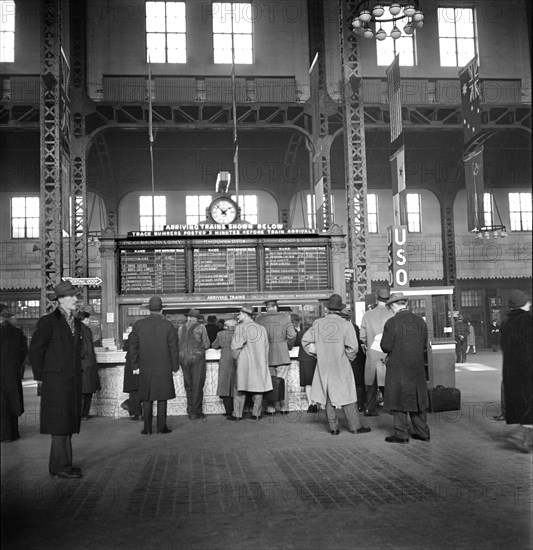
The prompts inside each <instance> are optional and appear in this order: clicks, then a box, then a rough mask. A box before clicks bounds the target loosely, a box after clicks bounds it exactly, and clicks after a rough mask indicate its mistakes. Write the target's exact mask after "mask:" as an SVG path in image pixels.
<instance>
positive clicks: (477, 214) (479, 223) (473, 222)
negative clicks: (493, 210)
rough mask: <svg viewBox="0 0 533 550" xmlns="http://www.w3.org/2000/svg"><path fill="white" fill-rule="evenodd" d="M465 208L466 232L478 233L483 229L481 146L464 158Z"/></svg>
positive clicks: (483, 190)
mask: <svg viewBox="0 0 533 550" xmlns="http://www.w3.org/2000/svg"><path fill="white" fill-rule="evenodd" d="M464 169H465V184H466V207H467V216H468V231H479V230H480V229H482V228H484V227H485V220H484V215H483V194H484V193H485V184H484V177H483V145H479V146H478V147H476V149H475V150H474V151H473V152H472V153H470V154H469V155H467V156H466V157H465V158H464Z"/></svg>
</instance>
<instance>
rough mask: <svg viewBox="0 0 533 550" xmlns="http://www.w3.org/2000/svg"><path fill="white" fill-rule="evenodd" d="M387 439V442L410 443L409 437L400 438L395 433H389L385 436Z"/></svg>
mask: <svg viewBox="0 0 533 550" xmlns="http://www.w3.org/2000/svg"><path fill="white" fill-rule="evenodd" d="M385 441H386V442H387V443H409V440H408V439H400V438H399V437H396V436H395V435H389V436H387V437H386V438H385Z"/></svg>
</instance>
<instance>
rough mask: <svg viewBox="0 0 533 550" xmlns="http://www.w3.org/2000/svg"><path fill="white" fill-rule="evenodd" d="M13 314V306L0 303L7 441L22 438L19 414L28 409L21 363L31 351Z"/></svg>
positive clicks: (0, 404)
mask: <svg viewBox="0 0 533 550" xmlns="http://www.w3.org/2000/svg"><path fill="white" fill-rule="evenodd" d="M11 317H13V313H12V312H11V310H10V309H9V307H8V306H7V305H6V304H0V352H1V355H0V373H1V385H0V390H1V396H0V422H1V440H2V441H3V442H4V441H5V442H11V441H15V440H17V439H19V438H20V435H19V428H18V417H19V416H21V415H22V413H23V412H24V400H23V397H22V368H21V365H22V364H23V363H24V359H25V358H26V353H27V351H28V343H27V340H26V336H24V333H23V332H22V331H21V330H20V329H19V328H17V327H14V326H13V325H12V324H11V322H10V321H9V319H11Z"/></svg>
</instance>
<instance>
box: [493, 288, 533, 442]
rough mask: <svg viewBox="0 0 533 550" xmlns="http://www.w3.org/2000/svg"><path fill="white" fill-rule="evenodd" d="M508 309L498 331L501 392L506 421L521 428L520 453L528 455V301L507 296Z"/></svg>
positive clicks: (531, 337)
mask: <svg viewBox="0 0 533 550" xmlns="http://www.w3.org/2000/svg"><path fill="white" fill-rule="evenodd" d="M509 307H510V308H511V310H510V312H509V315H508V316H507V319H506V320H505V321H504V322H503V323H502V326H501V329H500V345H501V348H502V352H503V369H502V374H503V391H504V393H505V421H506V422H507V424H521V425H522V429H523V434H522V435H523V439H522V440H521V445H522V448H521V450H525V451H528V452H529V451H531V432H532V429H531V425H532V424H533V387H532V386H533V351H532V349H533V330H532V319H531V312H530V309H531V298H529V296H528V295H527V294H526V293H525V292H522V291H521V290H513V291H512V292H511V293H510V295H509Z"/></svg>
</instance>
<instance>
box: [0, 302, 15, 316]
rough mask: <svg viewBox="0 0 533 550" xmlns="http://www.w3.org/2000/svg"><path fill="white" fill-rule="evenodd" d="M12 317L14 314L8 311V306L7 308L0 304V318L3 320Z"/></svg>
mask: <svg viewBox="0 0 533 550" xmlns="http://www.w3.org/2000/svg"><path fill="white" fill-rule="evenodd" d="M13 316H14V313H13V312H12V311H11V310H10V309H9V306H7V305H6V304H0V317H3V318H4V319H9V318H10V317H13Z"/></svg>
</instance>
